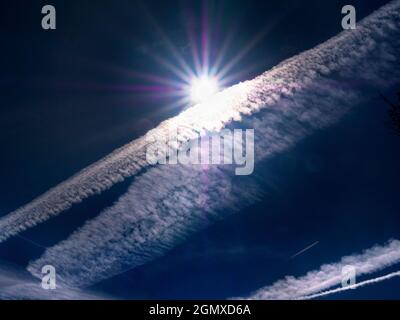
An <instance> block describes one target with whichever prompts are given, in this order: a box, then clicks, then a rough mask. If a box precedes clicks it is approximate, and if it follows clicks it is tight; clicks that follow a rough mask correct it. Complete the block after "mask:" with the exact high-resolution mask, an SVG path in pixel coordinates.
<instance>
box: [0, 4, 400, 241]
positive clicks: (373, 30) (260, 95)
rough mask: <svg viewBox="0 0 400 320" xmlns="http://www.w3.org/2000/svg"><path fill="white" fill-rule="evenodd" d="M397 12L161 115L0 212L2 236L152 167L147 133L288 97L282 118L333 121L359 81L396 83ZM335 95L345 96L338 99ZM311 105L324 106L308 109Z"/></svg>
mask: <svg viewBox="0 0 400 320" xmlns="http://www.w3.org/2000/svg"><path fill="white" fill-rule="evenodd" d="M398 13H399V2H398V1H393V2H392V3H390V4H388V5H386V6H384V7H383V8H382V9H381V10H379V11H378V12H376V13H374V14H372V15H371V16H370V17H368V18H366V19H364V21H363V22H360V23H359V24H358V25H357V30H351V31H345V32H342V33H341V34H340V35H338V36H337V37H334V38H332V39H331V40H330V41H328V42H326V43H325V44H322V45H320V46H318V47H316V48H314V49H312V50H309V51H307V52H304V53H302V54H300V55H298V56H296V57H293V58H292V59H289V60H287V61H285V62H283V63H281V64H280V65H278V66H277V67H275V68H273V69H272V70H270V71H268V72H267V73H265V74H263V75H261V76H259V77H257V78H255V79H253V80H251V81H246V82H243V83H240V84H237V85H235V86H232V87H230V88H228V89H226V90H224V91H222V92H221V93H219V94H217V95H216V96H215V97H214V99H213V100H212V101H207V102H205V103H203V104H198V105H196V106H194V107H192V108H189V109H187V110H186V111H184V112H182V113H181V114H179V115H178V116H176V117H174V118H171V119H169V120H166V121H164V122H162V123H161V124H160V125H159V126H158V127H157V128H155V129H153V130H150V131H149V132H148V133H147V134H146V135H145V136H143V137H141V138H139V139H136V140H134V141H132V142H131V143H129V144H127V145H125V146H124V147H122V148H120V149H118V150H116V151H114V152H113V153H111V154H110V155H109V156H107V157H105V158H104V159H102V160H100V161H98V162H96V163H94V164H93V165H91V166H89V167H87V168H85V169H83V170H82V171H81V172H79V173H78V174H76V175H75V176H73V177H72V178H70V179H68V180H66V181H65V182H63V183H61V184H59V185H58V186H56V187H54V188H52V189H50V190H49V191H47V192H46V193H44V194H43V195H42V196H40V197H38V198H36V199H35V200H33V201H32V202H30V203H28V204H27V205H25V206H23V207H21V208H19V209H17V210H16V211H14V212H11V213H9V214H8V215H7V216H5V217H3V218H1V219H0V242H1V241H5V240H6V239H7V238H9V237H11V236H13V235H15V234H17V233H20V232H22V231H24V230H26V229H28V228H31V227H34V226H36V225H37V224H39V223H42V222H44V221H46V220H48V219H49V218H51V217H53V216H56V215H58V214H60V213H61V212H63V211H65V210H67V209H69V208H70V207H71V206H72V205H73V204H76V203H79V202H81V201H83V200H84V199H86V198H88V197H90V196H92V195H95V194H98V193H101V192H103V191H104V190H107V189H109V188H110V187H112V186H113V185H114V184H116V183H119V182H121V181H123V180H124V179H126V178H128V177H131V176H133V175H136V174H138V173H140V172H142V170H143V169H144V168H146V167H148V163H147V162H146V156H145V154H146V148H147V146H148V144H149V143H151V142H149V141H157V140H159V139H164V138H165V137H166V136H167V134H168V132H169V131H170V130H171V129H174V128H178V129H179V141H180V142H181V144H180V145H178V146H177V148H178V149H179V148H180V146H181V145H182V144H183V143H184V142H186V141H188V140H190V139H193V138H195V137H197V134H198V133H202V134H205V133H207V132H218V131H220V130H221V129H223V128H224V127H226V126H227V125H228V124H230V123H232V122H235V121H241V120H242V119H243V117H249V116H250V115H253V114H256V113H259V112H260V111H262V110H263V111H265V112H268V110H270V111H273V112H276V109H277V108H279V103H286V104H288V105H290V108H289V109H288V108H284V110H285V111H286V112H287V114H280V117H281V120H286V119H285V117H287V118H289V117H298V120H299V121H298V122H299V123H300V124H302V125H303V124H304V123H303V122H306V123H308V125H309V126H311V127H312V128H314V129H315V128H317V127H323V126H326V125H327V124H328V123H332V118H333V117H334V116H333V115H332V114H333V113H334V112H335V116H336V117H337V116H339V115H340V112H337V111H335V110H332V109H335V108H339V106H340V108H341V113H343V112H346V107H347V109H348V108H350V106H351V104H352V103H353V104H356V103H357V102H359V101H360V99H361V98H367V97H368V94H367V91H366V90H364V91H363V92H360V91H359V90H357V89H360V87H358V86H361V85H365V86H370V89H375V90H379V89H381V90H384V89H387V88H389V87H390V86H392V85H394V84H396V79H398V56H399V52H398V45H397V44H398V38H399V36H398V34H399V29H398V28H399V26H398V19H397V18H398ZM328 76H330V79H329V78H328ZM336 78H337V79H339V80H341V81H337V80H336ZM320 80H321V81H322V83H320V82H319V81H320ZM355 80H356V81H355ZM357 81H359V82H357ZM346 83H348V85H346ZM329 86H331V89H332V90H335V91H337V93H336V94H332V93H327V97H326V99H327V100H326V101H325V102H324V103H329V102H330V101H329V100H328V99H332V101H331V102H332V103H331V104H330V106H329V107H326V108H328V109H318V108H314V109H313V108H311V107H312V105H310V104H308V105H304V103H319V104H323V103H322V102H321V100H322V99H325V97H324V94H325V92H326V91H327V90H328V87H329ZM350 87H351V88H350ZM307 90H319V92H316V93H314V96H313V97H303V96H302V95H301V94H299V93H302V92H303V91H307ZM351 91H355V92H351ZM339 95H342V96H341V97H340V96H339ZM364 95H365V96H364ZM317 98H320V99H319V102H318V101H316V100H318V99H317ZM292 99H296V101H292ZM337 103H340V104H339V105H337V106H335V104H337ZM307 108H311V109H312V110H314V112H319V114H318V115H317V114H309V111H308V110H307ZM315 110H318V111H315ZM329 114H330V115H331V117H330V118H329V117H328V118H329V121H326V119H324V117H325V115H329ZM312 117H314V118H316V117H317V118H318V119H316V121H315V122H314V123H311V122H310V121H308V120H310V119H311V118H312ZM289 119H290V118H289ZM274 120H276V119H274ZM324 122H325V123H324ZM326 122H328V123H326ZM303 129H304V128H303ZM268 130H269V131H268ZM274 130H275V129H274V128H271V127H268V126H264V132H265V133H266V134H268V137H270V136H273V135H274V133H275V132H274ZM283 143H285V142H283ZM271 151H272V150H271Z"/></svg>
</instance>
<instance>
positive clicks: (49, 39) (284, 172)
mask: <svg viewBox="0 0 400 320" xmlns="http://www.w3.org/2000/svg"><path fill="white" fill-rule="evenodd" d="M47 3H49V1H20V0H17V1H2V3H1V4H0V10H1V15H2V18H1V19H0V33H1V38H2V53H1V59H0V67H1V75H0V84H1V86H0V90H1V96H2V100H3V101H2V104H1V107H0V143H1V146H2V157H1V159H0V178H1V181H2V182H1V184H0V215H4V214H7V213H8V212H10V211H12V210H14V209H16V208H18V207H19V206H21V205H23V204H25V203H27V202H29V201H30V200H32V199H33V198H34V197H36V196H38V195H40V194H42V193H43V192H45V191H46V190H48V189H49V188H50V187H52V186H55V185H56V184H58V183H60V182H62V181H64V180H65V179H66V178H68V177H70V176H71V175H73V174H74V173H76V172H77V171H79V170H80V169H82V168H84V167H86V166H87V165H89V164H91V163H93V162H94V161H96V160H98V159H100V158H101V157H103V156H105V155H107V154H108V153H110V152H111V151H113V150H114V149H115V148H117V147H120V146H122V145H124V144H125V143H127V142H129V141H131V140H132V139H134V138H136V137H138V136H140V135H142V134H143V133H145V132H146V131H147V130H149V129H151V128H153V127H155V126H156V125H157V124H158V123H159V122H160V121H162V120H164V119H166V118H169V117H171V116H173V115H175V114H177V113H179V112H180V111H181V110H182V108H181V107H173V103H174V99H173V98H171V97H154V95H152V94H150V93H148V92H147V93H143V92H137V91H132V90H128V89H126V88H129V87H130V86H139V85H142V84H143V79H140V78H138V77H137V76H135V75H134V74H133V72H141V73H154V74H158V75H162V76H165V77H169V78H172V79H175V78H176V77H175V76H174V75H173V74H171V73H170V72H169V71H168V70H165V69H164V68H162V67H161V66H160V65H159V64H157V63H155V61H154V59H153V58H152V57H151V55H150V54H149V53H151V52H152V51H155V52H157V53H158V54H161V55H162V56H164V57H166V58H168V59H171V60H172V59H173V58H172V56H171V54H170V53H169V51H168V46H167V44H166V43H165V40H163V39H162V38H161V37H160V36H159V34H157V32H156V29H155V27H154V25H153V24H152V23H151V18H150V17H151V16H152V17H153V19H154V21H155V22H156V23H157V24H158V25H159V26H160V28H161V29H162V30H163V32H165V34H167V35H168V37H169V38H170V40H171V42H172V43H173V44H174V45H175V47H176V48H177V50H178V51H179V52H180V54H182V56H183V57H184V58H185V60H186V61H188V62H189V63H191V52H190V46H189V43H188V39H187V37H186V32H185V27H184V23H183V19H182V17H185V16H187V15H192V16H193V17H194V21H195V22H199V20H200V19H201V12H202V2H201V1H172V0H171V1H170V0H168V1H146V2H144V1H143V2H138V1H127V0H120V1H98V2H94V1H51V4H53V5H54V6H55V7H56V9H57V30H56V31H50V32H46V31H43V30H42V29H41V26H40V20H41V14H40V10H41V7H42V6H43V5H44V4H47ZM385 3H387V1H372V0H371V1H351V4H353V5H354V6H355V7H356V9H357V17H358V19H361V18H362V17H364V16H366V15H368V14H369V13H371V12H372V11H373V10H375V9H377V8H379V7H380V6H381V5H383V4H385ZM344 4H348V1H336V0H335V1H334V0H329V1H294V0H291V1H290V0H285V1H279V2H278V1H239V0H229V1H214V2H213V1H209V2H208V10H209V17H210V24H211V25H212V26H215V29H216V30H218V32H217V33H216V34H215V36H214V38H212V39H211V44H210V46H211V48H212V50H218V49H219V47H220V46H221V44H222V42H223V39H224V37H225V36H226V35H227V34H229V32H231V30H233V28H234V27H235V28H236V29H235V30H236V31H235V36H234V41H233V42H232V44H231V45H230V47H229V50H228V56H227V58H226V59H227V60H229V58H230V57H233V56H234V55H235V53H237V52H239V51H240V50H241V49H242V48H243V47H245V46H246V44H247V43H248V42H249V41H250V40H251V39H252V38H253V37H254V36H255V35H256V34H258V33H259V32H260V30H264V31H265V35H264V37H263V38H262V39H260V41H259V42H258V43H257V44H256V45H255V46H254V47H253V48H252V49H251V50H250V51H249V52H248V54H247V55H246V56H244V57H243V59H242V60H241V61H240V63H237V64H236V66H235V68H234V70H232V73H235V72H239V71H242V74H241V75H240V76H238V77H236V78H235V79H234V80H233V81H232V82H237V81H242V80H246V79H251V78H252V77H254V76H255V75H258V74H260V73H262V72H263V71H265V70H267V69H269V68H271V67H273V66H274V65H276V64H277V63H279V62H280V61H282V60H284V59H286V58H289V57H291V56H293V55H295V54H297V53H299V52H302V51H303V50H306V49H309V48H312V47H314V46H315V45H317V44H319V43H321V42H323V41H325V40H327V39H328V38H330V37H331V36H333V35H335V34H337V33H338V32H340V31H341V25H340V21H341V13H340V10H341V8H342V6H343V5H344ZM199 29H200V28H199V27H198V23H197V24H195V30H196V32H198V33H199V32H200V30H199ZM212 52H213V51H212ZM212 57H213V53H211V60H212ZM250 66H252V67H253V68H252V69H250V68H249V67H250ZM145 84H150V85H151V83H147V82H146V83H145ZM387 94H388V95H389V96H392V95H393V94H394V93H393V92H388V93H387ZM387 121H388V118H387V112H386V108H385V106H384V103H383V102H382V101H381V100H380V99H379V98H378V93H377V98H376V100H372V101H370V102H369V103H368V104H367V105H364V106H362V108H359V109H357V110H356V111H355V112H354V113H352V114H351V115H349V116H347V117H346V118H345V119H344V120H343V121H341V122H340V123H339V124H337V125H335V126H334V127H331V128H329V129H326V130H323V131H320V132H317V133H316V134H315V135H313V136H312V137H309V138H307V139H306V140H304V141H302V142H301V143H300V144H298V145H297V146H296V147H295V148H294V149H292V150H290V151H289V152H286V153H284V154H282V155H279V156H276V157H275V158H273V159H271V160H269V161H268V162H265V163H262V164H258V167H257V168H256V170H257V172H258V173H257V174H259V175H260V177H262V178H263V181H265V191H266V193H267V194H268V196H266V197H265V198H264V199H263V200H262V201H261V202H259V203H257V204H255V205H253V206H252V207H249V208H246V209H244V210H242V211H241V212H239V213H237V214H235V215H234V216H231V217H229V218H227V219H226V220H224V221H221V222H218V223H216V224H215V225H213V226H211V227H210V228H208V229H207V230H204V231H202V232H200V233H198V234H197V235H194V236H193V237H191V238H190V239H188V241H187V242H186V243H185V244H183V245H181V246H179V247H177V248H175V249H174V250H172V251H171V252H170V253H169V254H167V255H166V256H164V257H162V258H159V259H157V260H155V261H153V262H151V263H149V264H146V265H145V266H142V267H139V268H137V269H135V270H133V271H130V272H127V273H124V274H122V275H120V276H117V277H114V278H112V279H109V280H106V281H104V282H102V283H100V284H98V285H97V286H96V287H95V288H96V289H100V290H103V291H104V292H107V293H110V294H112V295H115V296H116V297H121V298H141V299H143V298H150V299H152V298H161V299H163V298H211V299H213V298H227V297H232V296H241V295H246V294H248V293H250V292H251V291H253V290H256V289H258V288H260V287H262V286H264V285H268V284H271V283H273V282H274V281H276V280H278V279H280V278H283V277H284V276H285V275H288V274H293V275H302V274H304V273H306V272H307V271H310V270H313V269H318V267H319V266H320V265H321V264H322V263H327V262H335V261H337V260H339V259H340V257H342V256H345V255H348V254H351V253H354V252H360V251H361V250H363V249H365V248H369V247H371V246H372V245H374V244H375V243H384V242H385V241H387V240H388V239H390V238H398V237H399V232H400V223H399V222H400V218H399V216H398V214H399V212H400V202H399V201H398V198H397V197H398V191H399V178H400V167H399V165H398V164H399V163H400V148H399V146H400V137H396V136H394V135H392V134H391V133H390V131H389V128H388V125H387ZM271 181H274V184H273V187H272V183H271ZM129 182H130V181H127V182H124V183H122V184H120V185H117V186H115V187H113V188H112V189H111V190H109V191H107V192H105V193H104V194H102V195H101V196H96V197H93V198H91V199H89V200H87V201H85V202H84V203H82V204H79V205H77V206H75V207H74V208H72V209H71V210H69V211H68V212H66V213H64V214H62V215H60V216H59V217H56V218H54V219H52V220H50V221H48V222H46V223H44V224H42V225H40V226H38V227H36V228H34V229H32V230H29V231H26V232H24V233H23V234H22V236H23V237H24V238H27V239H30V240H32V241H33V242H35V243H37V244H40V245H41V246H51V245H53V244H55V243H57V242H58V241H60V240H63V239H65V238H66V237H67V236H68V235H69V234H70V233H71V232H72V231H73V230H74V229H76V228H77V227H79V226H80V225H82V224H83V222H84V221H85V220H87V219H89V218H90V217H93V216H96V215H97V214H98V213H99V212H100V211H101V210H102V209H103V208H105V207H107V206H109V205H111V204H112V203H113V202H114V201H115V200H116V199H117V198H118V197H119V196H120V195H121V194H122V193H123V192H124V190H126V188H127V186H128V185H129ZM315 241H320V242H319V244H318V245H316V246H315V247H313V248H312V249H310V250H309V251H308V252H306V253H304V254H303V255H300V256H298V257H296V258H295V259H290V257H291V256H292V255H293V254H294V253H296V252H297V251H299V250H301V249H303V248H304V247H306V246H308V245H309V244H311V243H313V242H315ZM43 251H44V249H43V248H41V247H40V246H37V245H35V244H32V243H30V242H28V241H27V240H24V239H21V238H18V237H16V238H13V239H10V240H8V241H7V242H5V243H2V244H0V259H3V260H7V261H10V262H13V263H16V264H19V265H20V266H22V267H24V266H26V264H27V263H28V262H29V261H30V260H31V259H34V258H37V257H39V256H40V255H41V254H42V253H43ZM399 284H400V283H399V280H393V281H390V282H387V283H383V284H379V285H374V286H371V287H368V288H362V289H359V290H357V291H356V292H348V293H345V294H341V295H335V296H331V298H350V299H352V298H400V292H399V290H398V288H399ZM0 290H1V288H0Z"/></svg>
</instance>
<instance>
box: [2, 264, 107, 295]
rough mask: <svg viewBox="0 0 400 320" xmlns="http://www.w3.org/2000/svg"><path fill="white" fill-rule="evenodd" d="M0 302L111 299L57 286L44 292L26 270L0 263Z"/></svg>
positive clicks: (38, 281)
mask: <svg viewBox="0 0 400 320" xmlns="http://www.w3.org/2000/svg"><path fill="white" fill-rule="evenodd" d="M0 299H1V300H103V299H111V297H110V296H106V295H103V294H99V293H95V292H89V291H83V290H79V289H73V288H68V287H65V286H58V287H57V288H56V289H54V290H45V289H43V288H42V286H41V281H40V280H38V279H36V278H34V277H32V276H31V275H30V274H29V273H27V272H26V270H23V269H22V270H21V269H20V268H19V267H17V266H13V265H10V264H7V263H5V262H0Z"/></svg>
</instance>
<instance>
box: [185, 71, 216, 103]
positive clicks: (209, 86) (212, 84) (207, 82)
mask: <svg viewBox="0 0 400 320" xmlns="http://www.w3.org/2000/svg"><path fill="white" fill-rule="evenodd" d="M217 92H218V81H217V79H215V78H213V77H209V76H202V77H200V78H194V79H193V80H192V82H191V85H190V99H191V100H192V102H194V103H200V102H203V101H205V100H207V99H208V98H209V97H211V96H212V95H214V94H215V93H217Z"/></svg>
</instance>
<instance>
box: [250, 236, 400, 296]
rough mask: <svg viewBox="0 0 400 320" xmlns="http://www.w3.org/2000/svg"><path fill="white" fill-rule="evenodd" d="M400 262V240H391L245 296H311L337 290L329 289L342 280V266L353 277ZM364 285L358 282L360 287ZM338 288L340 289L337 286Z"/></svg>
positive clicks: (370, 281) (388, 277)
mask: <svg viewBox="0 0 400 320" xmlns="http://www.w3.org/2000/svg"><path fill="white" fill-rule="evenodd" d="M398 263H400V241H399V240H391V241H389V242H388V243H387V244H386V245H383V246H378V245H375V246H374V247H372V248H370V249H367V250H365V251H364V252H363V253H361V254H353V255H350V256H346V257H343V258H342V259H341V260H340V262H337V263H330V264H325V265H322V266H321V267H320V269H318V270H313V271H310V272H308V273H307V274H306V275H304V276H302V277H298V278H295V277H293V276H286V277H285V278H284V279H282V280H279V281H277V282H275V283H274V284H272V285H270V286H267V287H264V288H261V289H259V290H257V291H256V292H254V293H253V294H251V295H250V296H249V297H247V299H251V300H293V299H304V298H308V299H312V298H316V297H319V296H323V295H327V294H330V293H335V292H340V291H336V290H339V289H332V290H328V291H326V290H327V289H330V288H332V287H335V286H337V285H340V284H341V283H342V279H343V276H342V270H343V268H344V267H345V266H352V267H353V268H354V270H355V272H356V277H359V276H362V275H368V274H372V273H374V272H378V271H380V270H383V269H385V268H388V267H390V266H394V265H396V264H398ZM394 276H395V275H390V276H389V275H388V276H387V277H384V278H382V279H381V278H377V279H378V281H382V280H385V279H390V278H392V277H394ZM373 282H375V280H368V281H367V282H365V283H364V284H370V283H373ZM361 285H363V282H362V283H359V284H358V285H357V286H352V287H359V286H361ZM340 289H341V288H340Z"/></svg>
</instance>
